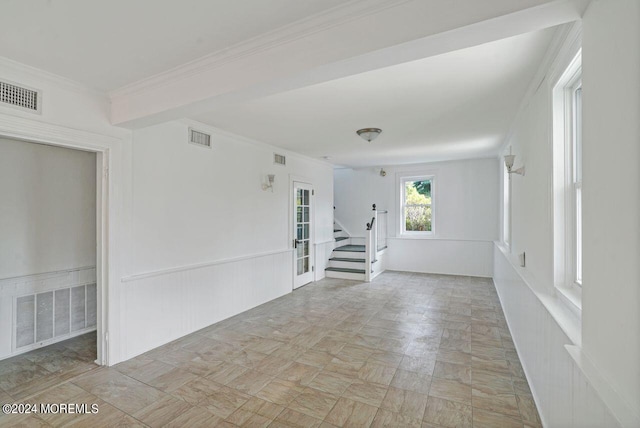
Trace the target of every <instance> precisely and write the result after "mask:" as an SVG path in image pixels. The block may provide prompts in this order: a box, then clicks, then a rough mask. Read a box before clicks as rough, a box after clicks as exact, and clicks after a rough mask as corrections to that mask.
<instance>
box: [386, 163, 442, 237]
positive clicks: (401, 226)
mask: <svg viewBox="0 0 640 428" xmlns="http://www.w3.org/2000/svg"><path fill="white" fill-rule="evenodd" d="M404 174H406V173H402V172H399V173H397V174H396V177H397V181H396V186H397V187H398V191H399V192H400V197H399V199H398V202H399V203H400V204H399V209H398V221H399V223H398V226H397V227H399V229H398V234H397V236H398V237H403V238H422V239H425V238H429V237H435V230H436V221H435V219H436V210H435V200H436V198H435V197H434V195H435V193H436V192H435V174H433V173H427V174H418V175H413V174H412V175H404ZM409 180H414V181H417V180H429V181H430V182H431V203H430V204H429V208H431V230H428V231H427V230H425V231H406V230H405V229H404V228H405V218H404V200H405V194H404V185H403V184H404V183H405V182H407V181H409Z"/></svg>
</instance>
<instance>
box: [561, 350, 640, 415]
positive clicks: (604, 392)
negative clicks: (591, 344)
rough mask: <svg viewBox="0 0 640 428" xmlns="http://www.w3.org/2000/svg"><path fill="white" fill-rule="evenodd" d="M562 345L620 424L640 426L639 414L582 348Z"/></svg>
mask: <svg viewBox="0 0 640 428" xmlns="http://www.w3.org/2000/svg"><path fill="white" fill-rule="evenodd" d="M564 347H565V349H566V350H567V352H568V353H569V355H570V356H571V358H572V359H573V361H574V362H575V364H576V366H577V367H578V368H579V369H580V370H581V371H582V373H583V374H584V376H585V377H586V378H587V380H588V381H589V383H590V384H591V386H592V387H593V389H594V390H595V391H596V392H597V394H598V395H599V396H600V398H601V399H602V401H603V402H604V404H605V405H606V406H607V408H609V410H610V411H611V413H612V414H613V417H614V418H616V420H617V421H618V422H619V423H620V425H621V426H622V427H624V428H637V427H640V415H638V414H636V413H635V412H634V411H633V410H632V409H633V408H632V407H631V406H630V405H629V403H628V401H627V400H626V399H625V397H624V396H622V395H620V394H619V393H618V392H617V391H616V390H615V389H614V388H613V386H611V383H610V382H609V381H608V380H607V379H606V378H605V377H604V376H603V375H602V374H601V373H600V371H599V370H598V369H597V368H596V366H595V365H594V364H593V362H591V360H590V359H589V358H588V356H587V355H586V354H585V353H584V351H583V350H582V348H581V347H579V346H575V345H564Z"/></svg>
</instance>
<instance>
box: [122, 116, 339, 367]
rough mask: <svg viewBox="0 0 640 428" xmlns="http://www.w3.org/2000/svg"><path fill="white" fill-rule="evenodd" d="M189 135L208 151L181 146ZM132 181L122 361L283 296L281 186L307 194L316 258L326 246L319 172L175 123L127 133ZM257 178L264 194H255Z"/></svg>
mask: <svg viewBox="0 0 640 428" xmlns="http://www.w3.org/2000/svg"><path fill="white" fill-rule="evenodd" d="M189 125H192V126H193V127H195V128H196V129H198V130H201V131H203V132H210V133H212V134H213V136H212V148H211V149H206V148H202V147H199V146H196V145H192V144H189V143H188V142H187V137H188V127H189ZM274 151H275V152H277V153H281V154H285V155H286V156H287V165H286V166H280V165H275V164H274V163H273V153H274ZM132 171H133V187H132V211H131V216H132V230H133V239H132V244H133V258H132V260H131V261H130V266H129V271H130V275H128V276H127V278H125V279H124V283H123V287H124V290H123V292H124V295H125V299H124V300H125V302H126V303H125V308H124V319H125V321H124V323H125V325H127V326H129V327H128V328H127V330H126V333H125V334H126V337H125V340H124V342H123V346H124V349H123V351H122V352H123V354H122V357H123V358H130V357H132V356H135V355H137V354H139V353H141V352H144V351H147V350H149V349H151V348H154V347H156V346H159V345H161V344H163V343H166V342H168V341H170V340H173V339H175V338H177V337H180V336H183V335H185V334H188V333H191V332H193V331H195V330H197V329H200V328H202V327H205V326H207V325H210V324H212V323H214V322H217V321H219V320H221V319H224V318H227V317H229V316H232V315H235V314H237V313H240V312H242V311H245V310H247V309H250V308H251V307H254V306H256V305H259V304H261V303H265V302H267V301H269V300H271V299H274V298H276V297H279V296H281V295H283V294H285V293H288V292H290V291H291V290H292V280H293V270H292V269H293V265H292V257H293V254H292V250H291V248H292V245H291V239H292V234H291V231H290V228H291V226H290V212H291V188H290V180H293V179H299V180H302V181H307V182H310V183H312V184H313V185H314V190H315V197H314V198H315V199H314V205H315V208H314V220H315V227H314V228H313V233H314V239H315V242H316V243H317V244H319V245H318V247H320V250H319V251H321V250H323V248H322V246H323V245H324V244H323V243H333V227H332V224H333V169H332V167H331V166H330V165H329V164H327V163H324V162H320V161H315V160H312V159H309V158H305V157H302V156H298V155H295V154H293V153H289V152H287V151H283V150H280V149H275V148H273V147H271V146H267V145H264V144H260V143H257V142H252V141H249V140H246V139H242V138H240V137H237V136H234V135H231V134H227V133H224V132H222V131H219V130H216V129H213V128H209V127H207V126H205V125H202V124H198V123H192V122H188V121H175V122H169V123H166V124H162V125H157V126H153V127H149V128H145V129H141V130H136V131H135V132H134V137H133V165H132ZM266 174H275V184H274V189H273V192H271V191H270V190H267V191H264V190H262V183H263V182H264V180H265V175H266ZM323 255H324V254H323ZM320 277H321V276H319V277H318V278H320ZM149 302H153V304H152V305H149Z"/></svg>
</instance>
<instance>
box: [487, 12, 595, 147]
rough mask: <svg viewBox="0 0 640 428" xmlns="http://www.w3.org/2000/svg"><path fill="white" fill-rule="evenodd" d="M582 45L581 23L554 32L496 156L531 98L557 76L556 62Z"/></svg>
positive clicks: (561, 27)
mask: <svg viewBox="0 0 640 428" xmlns="http://www.w3.org/2000/svg"><path fill="white" fill-rule="evenodd" d="M581 44H582V21H574V22H573V23H571V24H564V25H562V26H560V27H558V28H557V29H556V30H555V33H554V35H553V39H552V40H551V44H550V45H549V48H548V49H547V52H546V53H545V55H544V57H543V59H542V61H541V62H540V66H539V67H538V70H537V71H536V74H535V75H534V77H533V79H531V83H529V86H528V87H527V91H526V92H525V95H524V97H523V98H522V101H521V102H520V105H519V106H518V109H517V111H516V115H515V117H514V118H513V121H512V122H511V125H510V126H509V130H508V131H507V133H506V135H505V137H504V139H503V141H502V144H501V145H500V148H499V150H498V156H501V154H504V153H505V150H506V149H507V147H509V143H510V141H511V139H512V138H513V135H514V133H515V131H516V128H517V127H518V125H519V123H520V121H521V119H522V115H523V114H524V110H525V109H526V108H527V106H528V105H529V103H530V102H531V99H532V98H533V96H534V95H535V94H536V93H538V90H539V89H540V88H542V87H544V84H545V82H546V83H547V85H549V84H551V82H552V81H553V79H554V74H557V70H556V68H557V67H558V61H559V59H560V58H562V57H565V56H566V55H567V54H568V53H569V52H572V51H575V50H576V47H577V48H579V47H580V45H581Z"/></svg>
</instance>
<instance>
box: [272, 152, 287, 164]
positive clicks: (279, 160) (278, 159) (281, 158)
mask: <svg viewBox="0 0 640 428" xmlns="http://www.w3.org/2000/svg"><path fill="white" fill-rule="evenodd" d="M273 163H275V164H276V165H286V164H287V158H286V157H285V155H279V154H277V153H274V154H273Z"/></svg>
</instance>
